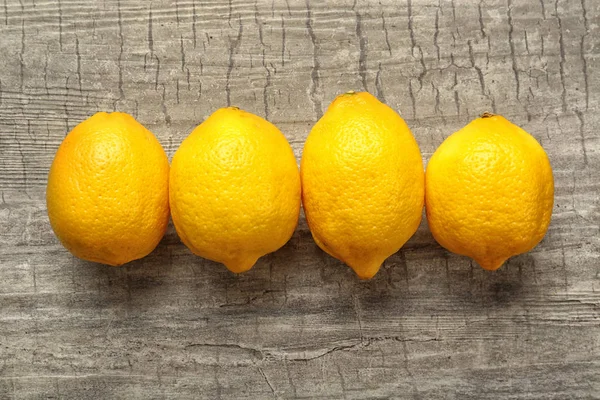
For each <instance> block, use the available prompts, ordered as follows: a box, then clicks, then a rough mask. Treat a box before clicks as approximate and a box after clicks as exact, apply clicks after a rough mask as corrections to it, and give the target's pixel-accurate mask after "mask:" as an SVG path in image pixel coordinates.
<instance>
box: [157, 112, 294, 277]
mask: <svg viewBox="0 0 600 400" xmlns="http://www.w3.org/2000/svg"><path fill="white" fill-rule="evenodd" d="M300 191H301V189H300V174H299V171H298V165H297V163H296V159H295V157H294V154H293V151H292V148H291V147H290V145H289V143H288V142H287V140H286V138H285V136H284V135H283V134H282V133H281V132H280V131H279V129H277V127H276V126H275V125H273V124H271V123H270V122H268V121H266V120H265V119H263V118H261V117H258V116H256V115H254V114H251V113H248V112H246V111H243V110H240V109H238V108H236V107H228V108H222V109H219V110H217V111H215V112H214V113H213V114H212V115H211V116H210V117H209V118H208V119H206V120H205V121H204V122H203V123H202V124H200V125H199V126H198V127H196V128H195V129H194V131H192V133H191V134H190V135H189V136H188V137H187V138H186V139H185V140H184V141H183V143H182V144H181V146H180V147H179V149H178V150H177V152H176V153H175V155H174V157H173V162H172V166H171V180H170V191H169V196H170V204H171V213H172V218H173V223H174V225H175V228H176V230H177V233H178V234H179V237H180V238H181V240H182V241H183V243H184V244H185V245H186V246H187V247H188V248H189V249H190V250H191V251H192V252H193V253H194V254H196V255H199V256H201V257H204V258H207V259H209V260H213V261H216V262H220V263H222V264H224V265H225V266H226V267H227V268H228V269H229V270H230V271H232V272H234V273H241V272H244V271H247V270H249V269H250V268H252V266H253V265H254V264H255V263H256V261H257V260H258V258H260V257H262V256H263V255H265V254H268V253H271V252H274V251H276V250H278V249H279V248H281V247H282V246H283V245H284V244H285V243H286V242H287V241H288V240H289V239H290V238H291V236H292V234H293V233H294V230H295V229H296V226H297V224H298V217H299V213H300Z"/></svg>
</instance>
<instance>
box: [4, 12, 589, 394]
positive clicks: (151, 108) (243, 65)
mask: <svg viewBox="0 0 600 400" xmlns="http://www.w3.org/2000/svg"><path fill="white" fill-rule="evenodd" d="M599 24H600V2H599V1H597V0H581V1H579V0H577V1H575V0H573V1H571V0H569V1H565V0H557V1H556V2H551V1H548V0H539V1H516V0H512V1H511V0H481V1H474V0H412V1H411V0H407V1H391V0H381V1H380V0H377V1H375V0H369V1H355V2H352V1H316V0H310V1H309V0H306V1H296V0H272V1H271V0H260V1H257V2H249V1H247V0H229V1H218V0H212V1H200V0H177V1H174V2H168V1H160V0H153V1H129V0H106V1H83V0H59V1H44V0H19V1H15V0H4V1H3V2H2V3H0V194H1V197H0V398H2V399H40V398H60V399H100V398H118V399H149V398H181V399H192V398H202V399H219V398H222V399H262V398H264V399H269V398H290V399H291V398H305V399H308V398H311V399H312V398H321V399H325V398H327V399H338V398H348V399H355V398H382V399H383V398H415V399H448V398H450V399H452V398H455V399H480V398H528V399H567V398H569V399H575V398H579V399H584V398H600V137H599V135H598V132H599V131H600V116H599V111H600V108H599V101H600V68H599V67H600V57H599V54H600V25H599ZM347 90H368V91H370V92H371V93H373V94H375V95H376V96H377V97H379V98H380V99H381V100H384V101H385V102H386V103H387V104H389V105H390V106H392V107H393V108H395V109H397V110H398V111H399V112H400V113H401V115H402V116H403V117H404V118H405V119H406V121H407V122H408V124H409V126H410V127H411V128H412V130H413V133H414V134H415V136H416V138H417V140H418V142H419V144H420V146H421V150H422V152H423V158H424V160H425V161H427V160H428V159H429V157H430V156H431V154H432V153H433V151H434V150H435V149H436V147H437V146H438V145H439V144H440V143H441V142H442V140H443V139H444V138H445V137H447V136H448V135H449V134H451V133H452V132H454V131H456V130H457V129H459V128H460V127H462V126H464V125H465V124H466V123H467V122H468V121H469V120H470V119H472V118H474V117H475V116H477V115H478V114H479V113H481V112H483V111H493V112H496V113H499V114H502V115H504V116H506V117H508V118H509V119H511V120H512V121H514V122H515V123H517V124H519V125H521V126H523V127H524V128H525V129H526V130H527V131H529V132H530V133H531V134H533V135H534V136H535V137H536V138H537V139H538V140H539V141H540V142H541V143H542V145H543V146H544V147H545V149H546V150H547V152H548V154H549V156H550V159H551V162H552V165H553V167H554V173H555V180H556V199H555V207H554V214H553V221H552V225H551V227H550V230H549V232H548V234H547V236H546V238H545V239H544V241H543V242H542V243H541V244H540V245H539V246H538V247H537V248H536V249H534V250H533V251H532V252H530V253H529V254H525V255H522V256H519V257H516V258H514V259H511V260H510V262H508V264H507V265H506V266H505V267H503V268H502V269H501V270H499V271H497V272H494V273H490V272H486V271H483V270H481V269H480V268H479V267H477V266H474V265H473V264H471V263H470V262H469V260H468V259H466V258H464V257H459V256H456V255H453V254H450V253H448V252H446V251H445V250H443V249H442V248H441V247H440V246H439V245H437V244H436V243H435V241H434V240H433V238H432V236H431V234H430V233H429V232H428V229H427V226H426V223H425V222H423V224H422V226H421V227H420V229H419V230H418V232H417V234H416V235H415V236H414V237H413V238H412V239H411V241H410V242H409V243H408V244H407V245H406V246H405V248H404V249H403V250H402V251H400V252H399V253H397V254H396V255H394V256H393V257H391V258H390V259H389V260H388V261H387V262H386V263H385V265H384V267H383V268H382V270H381V271H380V273H379V274H378V275H377V276H376V277H375V278H374V279H373V280H372V281H369V282H360V281H358V280H357V279H356V277H355V276H354V274H353V273H352V271H351V270H350V269H349V268H347V267H345V266H343V265H342V264H341V263H339V262H337V261H336V260H334V259H332V258H331V257H329V256H327V255H325V254H324V253H323V252H322V251H320V250H319V249H318V248H317V247H316V245H315V244H314V243H313V241H312V239H311V237H310V232H309V231H308V228H307V226H306V222H305V221H304V219H302V220H301V222H300V226H299V227H298V230H297V232H296V233H295V235H294V237H293V238H292V240H291V241H290V242H289V243H288V244H287V245H286V246H285V247H284V248H283V249H282V250H280V251H278V252H277V253H275V254H272V255H269V256H267V257H264V258H263V259H261V260H260V261H259V263H258V264H257V265H256V267H255V268H254V269H253V270H252V271H250V272H248V273H246V274H243V275H241V276H234V275H232V274H231V273H229V272H228V271H226V270H225V268H223V267H222V266H220V265H217V264H216V263H212V262H209V261H206V260H203V259H201V258H198V257H195V256H193V255H192V254H191V253H190V252H189V251H188V250H187V249H186V248H185V246H183V245H182V244H181V242H180V241H179V239H178V237H177V235H176V234H175V232H174V231H173V229H172V228H171V229H170V230H169V232H168V234H167V235H166V237H165V238H164V240H163V241H162V242H161V244H160V245H159V247H158V248H157V249H156V251H155V252H154V253H152V254H151V255H150V256H148V257H147V258H145V259H143V260H140V261H137V262H134V263H131V264H130V265H127V266H125V267H123V268H109V267H105V266H101V265H96V264H92V263H87V262H83V261H80V260H78V259H75V258H74V257H73V256H71V255H70V254H69V253H68V252H67V251H66V250H65V249H64V248H63V247H62V246H61V245H60V244H59V243H58V241H57V239H56V238H55V236H54V235H53V233H52V231H51V229H50V226H49V223H48V218H47V215H46V209H45V200H44V193H45V192H44V191H45V183H46V176H47V171H48V168H49V166H50V163H51V161H52V158H53V155H54V152H55V151H56V149H57V147H58V145H59V144H60V142H61V140H62V139H63V137H64V136H65V134H66V132H67V131H69V130H70V129H71V128H73V127H74V126H75V125H76V124H77V123H79V122H80V121H82V120H83V119H85V118H87V117H88V116H90V115H92V114H93V113H95V112H96V111H99V110H109V111H110V110H121V111H126V112H129V113H131V114H133V115H134V116H135V117H136V118H137V119H138V120H139V121H140V122H141V123H143V124H144V125H146V126H147V127H148V128H149V129H150V130H152V131H153V132H154V133H155V134H156V135H157V137H158V138H159V139H160V141H161V143H162V144H163V146H164V147H165V149H166V151H167V153H168V154H169V156H170V157H171V156H172V155H173V153H174V151H175V150H176V148H177V146H178V145H179V144H180V143H181V141H182V140H183V138H184V137H185V136H186V135H187V134H188V133H189V132H190V131H191V130H192V128H193V127H194V126H195V125H197V124H198V123H200V122H201V121H202V120H203V119H204V118H205V117H206V116H208V115H209V114H210V113H211V112H212V111H214V110H215V109H217V108H219V107H222V106H224V105H228V104H231V105H237V106H239V107H242V108H244V109H246V110H248V111H251V112H254V113H257V114H259V115H261V116H265V117H266V118H268V119H269V120H270V121H272V122H274V123H275V124H277V125H278V126H279V127H280V128H281V130H282V131H283V132H284V133H285V135H286V136H287V138H288V139H289V141H290V142H291V143H292V146H293V148H294V151H295V154H296V156H297V158H298V159H299V158H300V155H301V152H302V144H303V142H304V140H305V138H306V136H307V134H308V132H309V130H310V127H311V125H312V124H313V123H314V122H315V121H316V119H317V118H318V117H320V116H321V115H322V113H323V111H324V110H325V109H326V108H327V105H328V104H329V102H330V101H331V100H332V99H333V98H334V97H335V96H336V95H337V94H339V93H341V92H344V91H347Z"/></svg>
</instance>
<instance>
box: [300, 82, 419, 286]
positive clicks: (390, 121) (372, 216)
mask: <svg viewBox="0 0 600 400" xmlns="http://www.w3.org/2000/svg"><path fill="white" fill-rule="evenodd" d="M300 171H301V172H300V174H301V178H302V200H303V204H304V210H305V213H306V220H307V222H308V225H309V227H310V230H311V232H312V235H313V238H314V240H315V242H316V243H317V245H318V246H319V247H320V248H321V249H323V250H324V251H325V252H327V253H328V254H330V255H331V256H333V257H335V258H337V259H339V260H341V261H343V262H345V263H346V264H347V265H349V266H350V267H351V268H352V269H353V270H354V272H356V274H357V275H358V276H359V277H360V278H361V279H369V278H372V277H373V276H374V275H375V274H376V273H377V271H378V270H379V268H380V266H381V264H382V263H383V261H384V260H385V259H386V258H387V257H389V256H390V255H392V254H393V253H395V252H396V251H398V250H399V249H400V248H401V247H402V246H403V245H404V243H406V241H407V240H408V239H409V238H410V237H411V236H412V235H413V234H414V233H415V231H416V230H417V228H418V226H419V223H420V222H421V216H422V212H423V201H424V199H423V197H424V172H423V162H422V160H421V153H420V152H419V147H418V145H417V142H416V141H415V138H414V137H413V135H412V133H411V132H410V129H409V128H408V126H407V125H406V123H405V122H404V120H403V119H402V118H401V117H400V116H399V115H398V114H397V113H396V112H395V111H394V110H392V109H391V108H390V107H388V106H386V105H385V104H383V103H381V102H380V101H378V100H377V99H376V98H375V97H373V96H372V95H370V94H369V93H354V92H349V93H346V94H343V95H340V96H338V97H337V98H336V99H335V100H334V101H333V102H332V103H331V105H330V106H329V109H328V110H327V112H326V113H325V115H323V117H322V118H321V119H320V120H319V121H318V122H317V123H316V124H315V126H314V127H313V128H312V130H311V132H310V134H309V136H308V138H307V140H306V144H305V145H304V152H303V155H302V161H301V166H300Z"/></svg>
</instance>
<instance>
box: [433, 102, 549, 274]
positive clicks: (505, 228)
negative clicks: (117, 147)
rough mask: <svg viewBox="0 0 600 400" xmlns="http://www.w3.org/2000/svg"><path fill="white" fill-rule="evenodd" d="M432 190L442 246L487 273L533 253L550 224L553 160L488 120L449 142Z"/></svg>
mask: <svg viewBox="0 0 600 400" xmlns="http://www.w3.org/2000/svg"><path fill="white" fill-rule="evenodd" d="M425 187H426V195H425V198H426V207H427V219H428V222H429V227H430V229H431V232H432V233H433V236H434V237H435V239H436V240H437V241H438V242H439V243H440V244H441V245H442V246H443V247H445V248H446V249H448V250H450V251H452V252H454V253H457V254H461V255H465V256H468V257H471V258H473V259H474V260H475V261H477V263H478V264H479V265H480V266H481V267H483V268H484V269H487V270H495V269H498V268H500V266H501V265H502V264H503V263H504V262H505V261H506V260H507V259H508V258H509V257H511V256H514V255H517V254H521V253H524V252H527V251H529V250H531V249H533V248H534V247H535V246H536V245H537V244H538V243H539V242H540V241H541V240H542V238H543V237H544V235H545V234H546V231H547V229H548V225H549V224H550V217H551V215H552V205H553V202H554V181H553V178H552V169H551V167H550V162H549V160H548V156H547V155H546V153H545V152H544V149H543V148H542V146H540V144H539V143H538V142H537V141H536V140H535V139H534V138H533V137H532V136H531V135H529V134H528V133H527V132H525V131H524V130H523V129H521V128H519V127H518V126H516V125H514V124H512V123H511V122H510V121H508V120H506V119H505V118H503V117H501V116H499V115H491V114H484V115H482V117H481V118H478V119H476V120H474V121H472V122H471V123H469V124H468V125H467V126H465V127H464V128H463V129H461V130H459V131H458V132H455V133H454V134H452V135H451V136H450V137H448V138H447V139H446V140H445V141H444V142H443V143H442V144H441V146H440V147H439V148H438V149H437V150H436V152H435V153H434V154H433V156H432V157H431V160H430V161H429V164H428V166H427V173H426V183H425Z"/></svg>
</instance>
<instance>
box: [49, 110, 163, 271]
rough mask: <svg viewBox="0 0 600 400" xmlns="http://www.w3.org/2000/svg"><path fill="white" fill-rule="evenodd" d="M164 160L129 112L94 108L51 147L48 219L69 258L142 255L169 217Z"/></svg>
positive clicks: (110, 261)
mask: <svg viewBox="0 0 600 400" xmlns="http://www.w3.org/2000/svg"><path fill="white" fill-rule="evenodd" d="M168 180H169V161H168V159H167V155H166V154H165V152H164V150H163V148H162V147H161V145H160V143H159V142H158V140H157V139H156V137H155V136H154V135H153V134H152V133H151V132H150V131H149V130H148V129H146V128H145V127H144V126H142V125H141V124H140V123H139V122H137V121H136V120H135V119H134V118H133V117H132V116H130V115H128V114H124V113H119V112H114V113H110V114H108V113H105V112H99V113H97V114H95V115H93V116H92V117H90V118H88V119H87V120H85V121H83V122H81V123H80V124H79V125H77V126H76V127H75V128H73V130H72V131H71V132H70V133H69V134H68V135H67V136H66V137H65V139H64V140H63V142H62V143H61V145H60V146H59V148H58V151H57V152H56V155H55V157H54V161H53V162H52V166H51V167H50V172H49V175H48V186H47V190H46V203H47V208H48V217H49V220H50V224H51V226H52V229H53V230H54V232H55V234H56V236H57V237H58V239H59V240H60V241H61V243H62V244H63V245H64V246H65V247H66V248H67V249H68V250H69V251H70V252H71V253H72V254H73V255H75V256H77V257H79V258H81V259H84V260H88V261H94V262H98V263H102V264H107V265H112V266H119V265H122V264H125V263H127V262H130V261H133V260H136V259H139V258H142V257H144V256H146V255H148V254H149V253H150V252H152V250H154V248H155V247H156V246H157V245H158V243H159V241H160V240H161V238H162V237H163V236H164V234H165V232H166V229H167V224H168V222H169V200H168Z"/></svg>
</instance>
